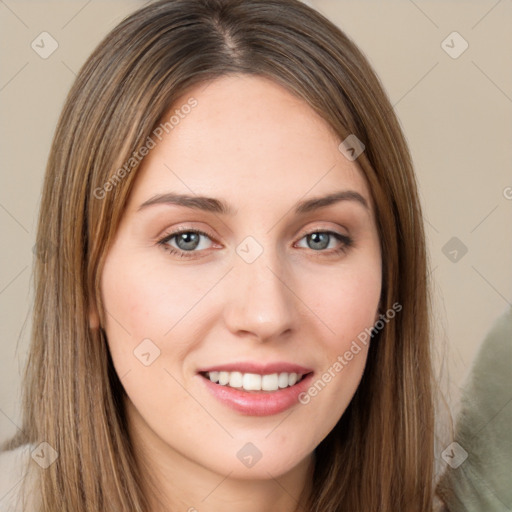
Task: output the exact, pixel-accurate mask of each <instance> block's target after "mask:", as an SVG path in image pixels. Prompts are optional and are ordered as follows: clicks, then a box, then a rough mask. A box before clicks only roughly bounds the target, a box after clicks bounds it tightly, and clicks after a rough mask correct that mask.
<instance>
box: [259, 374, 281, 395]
mask: <svg viewBox="0 0 512 512" xmlns="http://www.w3.org/2000/svg"><path fill="white" fill-rule="evenodd" d="M278 387H279V386H278V381H277V373H273V374H272V375H263V377H262V378H261V389H262V390H263V391H276V390H277V388H278Z"/></svg>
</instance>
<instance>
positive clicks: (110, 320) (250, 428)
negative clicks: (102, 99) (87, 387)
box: [91, 75, 382, 512]
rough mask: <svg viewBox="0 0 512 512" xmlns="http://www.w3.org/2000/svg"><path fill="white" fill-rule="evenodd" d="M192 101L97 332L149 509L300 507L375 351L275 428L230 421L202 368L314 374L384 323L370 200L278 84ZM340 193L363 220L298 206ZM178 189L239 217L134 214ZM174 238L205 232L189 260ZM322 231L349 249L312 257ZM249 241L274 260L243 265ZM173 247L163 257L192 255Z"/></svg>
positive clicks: (124, 231) (172, 135) (163, 159)
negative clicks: (247, 364)
mask: <svg viewBox="0 0 512 512" xmlns="http://www.w3.org/2000/svg"><path fill="white" fill-rule="evenodd" d="M190 97H194V98H196V100H197V102H198V104H197V106H196V107H195V108H194V109H192V110H191V112H190V113H189V114H188V115H187V116H185V117H184V118H183V119H180V122H179V124H177V125H176V126H175V127H174V128H173V129H172V131H170V132H169V134H168V135H166V136H165V137H164V138H163V139H162V141H160V142H158V144H157V145H156V147H155V148H153V149H152V150H151V151H150V152H149V154H148V155H147V156H146V158H145V159H144V161H143V163H142V166H141V168H140V169H139V171H138V176H137V178H136V180H135V185H134V188H133V190H132V193H131V195H130V198H129V201H128V204H127V206H126V210H125V212H124V216H123V219H122V222H121V225H120V227H119V230H118V232H117V236H116V239H115V241H114V244H113V245H112V247H111V248H110V250H109V252H108V254H107V258H106V262H105V266H104V268H103V273H102V280H101V286H102V298H103V301H104V307H105V309H106V311H107V321H106V325H105V326H103V327H104V329H105V331H106V333H107V338H108V344H109V348H110V350H111V353H112V358H113V361H114V365H115V368H116V371H117V373H118V375H119V377H120V379H121V381H122V384H123V386H124V388H125V390H126V393H127V399H126V407H127V415H128V423H129V428H130V434H131V437H132V441H133V443H134V446H135V447H136V450H137V457H138V460H139V462H140V464H141V465H143V467H144V468H145V469H144V474H145V475H146V476H148V475H150V476H151V478H152V479H153V480H154V482H155V487H152V488H151V489H149V487H148V493H149V496H150V500H151V503H152V510H153V511H156V510H160V508H162V509H164V508H167V510H169V509H172V510H183V511H187V510H188V511H189V512H193V511H195V510H197V511H201V512H203V511H208V512H218V511H221V510H222V511H223V512H231V511H232V512H234V511H237V512H239V511H240V510H244V511H246V512H263V511H265V512H269V511H271V512H272V511H274V512H292V511H294V510H296V508H297V503H298V501H299V500H300V496H301V492H303V491H304V493H305V494H307V493H308V492H309V489H310V487H309V482H310V481H311V471H312V469H313V463H314V449H315V448H316V446H317V445H318V444H319V443H320V442H321V441H322V440H323V439H324V438H325V436H326V435H327V434H328V433H329V432H330V431H331V429H332V428H333V427H334V426H335V424H336V423H337V421H338V420H339V418H340V417H341V415H342V414H343V412H344V411H345V409H346V407H347V405H348V404H349V402H350V400H351V398H352V396H353V394H354V392H355V391H356V389H357V386H358V384H359V382H360V378H361V375H362V372H363V370H364V366H365V364H366V358H367V350H368V347H364V346H362V350H361V351H360V352H359V353H358V354H357V355H356V356H354V358H353V359H352V360H351V361H350V363H349V364H348V365H347V366H346V367H344V368H343V371H341V372H339V373H337V374H336V376H335V377H334V378H332V380H331V382H329V383H328V385H326V386H325V387H324V389H323V390H322V391H321V392H320V393H318V395H317V396H316V397H314V398H312V399H311V401H310V402H309V403H308V404H307V405H303V404H300V403H297V404H296V405H294V406H293V407H292V408H290V409H288V410H286V411H284V412H282V413H279V414H276V415H271V416H263V417H255V416H250V415H245V414H241V413H239V412H236V411H233V410H232V409H230V408H228V407H227V406H226V405H225V404H223V403H220V402H219V401H217V399H216V398H214V397H213V396H212V395H211V394H210V393H209V392H208V390H207V389H206V387H205V383H204V380H203V377H201V376H199V375H198V374H197V370H198V369H199V368H201V367H206V366H212V365H217V364H221V363H231V362H236V361H256V362H271V361H289V362H293V363H297V364H301V365H304V366H306V367H310V368H312V369H313V370H314V372H315V378H319V377H320V376H321V375H322V374H323V372H325V371H326V370H327V369H328V368H329V367H332V365H333V363H334V362H335V361H336V360H337V357H338V356H339V355H343V354H344V353H345V352H346V351H347V350H348V349H349V348H350V345H351V342H352V341H353V340H354V339H356V337H357V335H358V334H359V333H361V332H362V331H364V329H365V328H369V327H371V326H372V325H373V324H374V322H375V320H376V318H377V316H378V314H377V310H378V305H379V304H378V302H379V297H380V292H381V280H382V274H381V272H382V269H381V252H380V244H379V236H378V232H377V228H376V223H375V218H374V207H373V204H372V199H371V194H370V191H369V189H368V187H367V184H366V181H365V179H364V177H363V176H362V173H361V171H360V170H359V168H358V167H357V163H356V162H353V161H349V160H347V159H346V158H345V157H344V156H343V154H342V153H341V152H340V151H339V149H338V145H339V143H340V142H341V141H340V140H339V139H338V138H337V137H336V135H335V134H334V133H333V132H332V130H331V129H330V128H329V126H328V125H327V123H326V122H325V121H324V120H323V119H321V118H320V117H319V116H318V115H317V114H316V113H315V112H314V111H313V110H312V109H311V108H310V107H309V106H308V105H307V104H306V103H305V102H303V101H302V100H300V99H298V98H296V97H295V96H293V95H292V94H290V93H289V92H288V91H287V90H286V89H284V88H283V87H282V86H280V85H277V84H276V83H274V82H272V81H270V80H268V79H264V78H260V77H250V76H244V75H242V76H240V75H232V76H228V77H222V78H220V79H217V80H215V81H213V82H211V83H209V84H208V85H207V86H205V84H202V85H201V86H196V87H195V88H193V89H191V90H190V91H189V92H188V93H187V94H186V95H184V96H183V97H182V98H180V99H179V100H178V101H177V102H176V104H175V106H174V107H173V109H175V108H179V106H180V105H183V104H185V103H186V102H187V100H188V99H189V98H190ZM168 117H169V115H166V116H165V118H168ZM341 190H354V191H357V192H359V193H360V194H361V195H362V196H363V197H364V198H365V199H366V201H367V203H368V205H369V208H368V209H366V208H365V207H364V206H363V205H361V204H360V203H358V202H356V201H353V200H346V201H341V202H338V203H335V204H333V205H330V206H328V207H325V208H321V209H318V210H315V211H313V212H310V213H306V214H301V215H296V214H295V213H294V212H293V207H294V205H295V203H296V202H297V201H300V200H304V199H310V198H313V197H319V196H324V195H327V194H329V193H332V192H334V191H341ZM171 191H172V192H177V193H184V194H197V195H204V196H209V197H215V198H221V199H223V200H224V201H226V202H227V203H229V205H231V207H232V208H233V209H235V210H236V211H237V212H236V214H235V215H232V216H231V215H222V214H218V213H212V212H204V211H199V210H193V209H190V208H186V207H183V206H176V205H168V204H156V205H152V206H149V207H146V208H143V209H142V210H140V211H138V208H139V206H140V205H141V204H142V203H144V202H145V201H147V200H148V199H150V198H152V197H153V196H154V195H156V194H162V193H167V192H171ZM178 228H187V229H199V230H202V231H206V232H207V233H208V235H209V236H208V237H201V242H200V244H199V245H198V246H197V247H196V248H195V249H192V252H193V254H192V256H193V257H191V258H185V257H180V256H177V255H172V254H170V253H169V252H167V251H166V250H165V249H164V247H163V246H162V245H159V244H158V240H160V239H162V238H164V237H165V236H166V235H169V234H171V233H172V232H173V231H175V230H177V229H178ZM322 231H332V232H335V233H339V234H341V235H346V236H349V237H351V238H352V240H353V244H352V246H350V247H348V249H347V250H346V252H340V253H338V254H335V253H334V250H335V249H337V248H340V247H343V246H344V243H343V242H340V241H338V240H337V239H336V238H335V237H334V236H331V237H330V238H329V239H328V245H327V242H326V243H325V246H323V247H322V248H320V249H318V248H316V249H315V247H318V246H315V243H314V240H313V241H312V240H311V239H310V237H307V236H306V235H307V234H308V233H318V232H322ZM247 236H251V237H253V238H254V239H255V240H256V241H257V242H258V243H259V244H260V246H261V247H262V248H263V252H262V254H261V255H260V256H259V257H258V258H256V260H255V261H254V262H252V263H247V262H246V261H245V260H244V259H243V258H241V257H240V256H239V255H238V254H237V252H236V248H237V246H238V245H239V244H240V243H241V242H242V241H243V240H244V239H245V238H246V237H247ZM179 238H180V237H175V238H174V239H172V240H171V241H168V242H167V245H168V246H169V245H170V246H172V247H174V248H175V249H177V248H178V247H182V252H186V251H185V250H184V249H183V247H187V246H186V244H185V243H183V242H184V240H183V239H181V245H178V243H179V242H180V240H179ZM177 250H179V249H177ZM194 251H195V252H194ZM329 253H330V255H329ZM189 254H190V250H189ZM95 322H96V323H97V315H96V314H94V313H92V314H91V324H94V323H95ZM144 339H150V340H152V343H154V344H155V345H156V346H157V347H158V348H159V350H160V355H159V357H157V358H156V359H155V360H154V362H152V363H151V364H150V365H149V366H145V365H144V364H142V363H141V362H140V361H139V360H138V359H137V358H136V357H135V356H134V350H135V349H136V347H137V346H138V345H139V344H140V343H141V341H142V340H144ZM247 442H251V443H253V444H254V445H255V446H256V447H257V448H258V450H259V451H260V452H261V454H262V457H261V459H260V460H259V461H258V462H257V463H256V464H255V465H254V466H253V467H251V468H248V467H246V466H245V465H244V464H242V463H241V462H240V460H239V459H238V458H237V456H236V454H237V452H238V451H239V450H240V449H241V448H242V447H243V446H244V445H245V444H246V443H247ZM158 500H160V502H161V503H163V504H164V505H162V506H161V507H159V505H158ZM301 503H303V501H302V502H301Z"/></svg>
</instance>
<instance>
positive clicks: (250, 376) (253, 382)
mask: <svg viewBox="0 0 512 512" xmlns="http://www.w3.org/2000/svg"><path fill="white" fill-rule="evenodd" d="M242 387H243V388H244V389H245V390H246V391H261V375H257V374H255V373H244V383H243V386H242Z"/></svg>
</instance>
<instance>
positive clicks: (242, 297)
mask: <svg viewBox="0 0 512 512" xmlns="http://www.w3.org/2000/svg"><path fill="white" fill-rule="evenodd" d="M258 246H259V247H258ZM258 253H259V254H258ZM231 274H232V275H231V281H230V283H229V285H228V286H229V288H230V289H229V290H228V291H227V300H226V304H225V320H226V323H227V325H228V328H229V329H230V330H231V331H232V332H237V331H245V332H250V333H251V334H253V335H254V336H255V337H257V338H259V339H261V340H264V339H268V338H272V337H276V336H279V335H280V334H282V333H284V332H285V331H287V330H288V329H290V328H292V327H293V320H294V308H295V307H296V304H295V301H294V295H293V293H292V292H291V291H290V289H289V288H288V287H289V286H290V284H288V283H286V280H287V279H288V277H287V276H288V272H287V268H286V267H285V265H283V264H282V263H281V262H280V259H279V257H278V254H277V252H276V250H275V248H269V247H265V248H264V247H263V246H262V245H261V244H258V245H256V243H255V241H254V239H253V240H251V239H250V237H248V239H246V240H244V241H243V242H242V243H241V244H239V246H238V247H237V254H236V255H235V256H234V269H233V272H232V273H231ZM283 281H284V282H283ZM290 287H291V286H290Z"/></svg>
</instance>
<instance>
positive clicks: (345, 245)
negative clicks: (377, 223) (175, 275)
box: [157, 229, 353, 258]
mask: <svg viewBox="0 0 512 512" xmlns="http://www.w3.org/2000/svg"><path fill="white" fill-rule="evenodd" d="M182 233H195V234H198V235H203V236H205V237H207V238H209V239H210V240H211V236H210V235H209V234H208V233H205V232H204V231H201V230H199V229H182V230H178V231H174V232H172V233H170V234H168V235H165V236H164V237H163V238H161V239H160V240H158V242H157V244H158V245H160V246H162V248H163V249H164V250H165V251H167V252H168V253H170V254H172V255H174V256H180V257H181V258H195V257H196V256H194V254H195V253H198V252H199V253H200V252H202V251H182V250H180V249H176V248H175V247H171V246H170V245H169V244H168V242H169V241H170V240H172V239H173V238H175V237H177V236H178V235H180V234H182ZM315 233H317V234H318V233H322V234H328V235H331V236H334V238H336V239H337V240H338V241H340V242H342V245H341V247H338V248H337V249H330V250H325V249H324V250H318V251H315V250H314V249H311V251H313V252H316V253H318V255H319V256H325V257H330V256H337V255H340V254H346V253H347V252H348V250H349V249H350V248H351V247H352V245H353V239H352V238H350V237H349V236H347V235H341V234H340V233H337V232H335V231H328V230H315V231H309V232H308V233H304V234H303V235H302V236H301V238H300V239H299V240H302V239H303V238H304V237H306V236H308V235H312V234H315Z"/></svg>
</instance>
